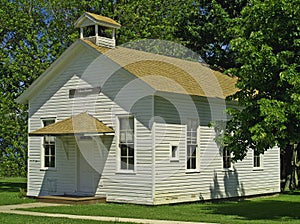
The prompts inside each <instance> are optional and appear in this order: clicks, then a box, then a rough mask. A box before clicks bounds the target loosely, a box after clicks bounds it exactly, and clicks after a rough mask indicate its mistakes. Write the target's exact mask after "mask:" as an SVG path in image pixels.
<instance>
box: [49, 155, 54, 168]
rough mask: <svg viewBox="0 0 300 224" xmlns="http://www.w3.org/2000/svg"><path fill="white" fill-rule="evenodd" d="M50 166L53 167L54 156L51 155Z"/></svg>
mask: <svg viewBox="0 0 300 224" xmlns="http://www.w3.org/2000/svg"><path fill="white" fill-rule="evenodd" d="M50 167H55V157H51V162H50Z"/></svg>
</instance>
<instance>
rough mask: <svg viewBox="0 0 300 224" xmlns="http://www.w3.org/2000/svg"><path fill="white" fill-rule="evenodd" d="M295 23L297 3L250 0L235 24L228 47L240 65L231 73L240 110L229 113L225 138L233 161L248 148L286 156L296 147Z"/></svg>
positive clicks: (299, 94) (299, 121)
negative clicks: (277, 150)
mask: <svg viewBox="0 0 300 224" xmlns="http://www.w3.org/2000/svg"><path fill="white" fill-rule="evenodd" d="M299 18H300V1H299V0H293V1H287V0H266V1H258V0H253V1H251V2H250V3H249V4H248V5H247V6H246V7H245V8H244V9H243V10H242V12H241V17H240V18H237V19H235V26H234V27H233V28H232V33H233V34H234V39H233V40H232V41H231V42H230V43H231V45H232V48H233V50H234V51H235V52H236V55H237V65H238V66H237V67H236V68H233V69H230V70H229V73H230V74H231V75H233V76H235V77H237V78H238V83H237V87H238V88H240V91H238V92H237V93H236V94H235V95H234V96H233V97H231V99H235V100H238V102H239V104H240V105H241V106H243V108H244V109H243V110H236V109H231V110H229V113H230V115H231V116H232V119H231V120H230V122H228V123H227V127H226V132H225V133H224V139H223V140H224V144H225V145H226V146H227V147H228V148H229V149H230V150H231V151H232V152H233V154H234V160H239V159H243V158H244V157H245V155H246V152H247V151H248V149H249V148H252V149H255V150H257V151H258V152H259V153H264V151H266V150H268V149H269V148H272V147H274V146H275V145H278V146H279V147H281V148H282V149H283V150H289V151H291V150H292V148H293V147H290V145H291V144H292V145H294V144H296V148H297V145H299V142H300V135H299V127H300V107H299V100H300V66H299V65H300V55H299V52H300V38H299V36H300V20H299ZM290 161H291V160H289V161H288V165H289V166H291V162H290Z"/></svg>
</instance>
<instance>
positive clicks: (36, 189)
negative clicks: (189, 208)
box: [28, 51, 153, 204]
mask: <svg viewBox="0 0 300 224" xmlns="http://www.w3.org/2000/svg"><path fill="white" fill-rule="evenodd" d="M95 62H97V63H95ZM113 66H115V65H114V64H113V63H111V62H109V61H103V60H100V59H99V58H96V57H95V56H94V55H93V54H91V53H89V52H88V51H83V52H81V54H80V55H78V56H74V59H73V61H71V62H70V63H69V64H68V66H67V67H66V68H64V69H63V70H62V71H60V74H58V75H56V77H55V78H54V79H52V80H51V81H50V82H49V83H48V84H47V86H45V87H44V88H43V89H42V90H41V91H40V92H39V93H37V94H36V95H35V96H33V97H32V98H31V99H30V101H29V108H30V109H29V131H33V130H37V129H39V128H41V127H42V122H41V119H42V118H50V117H53V118H56V120H57V121H60V120H63V119H66V118H68V117H70V116H71V115H76V114H78V113H81V112H88V113H90V114H92V115H93V116H95V117H96V118H98V119H99V120H101V121H102V122H104V123H105V124H106V125H108V126H111V127H112V128H113V129H114V130H116V129H117V127H116V125H117V116H119V115H124V114H133V115H135V114H138V117H139V120H138V119H137V120H136V130H135V132H136V142H135V148H136V160H137V162H136V170H135V173H134V174H130V173H129V174H128V173H122V172H119V171H118V170H117V165H116V164H117V162H118V158H117V153H116V150H117V147H118V143H117V142H116V141H117V136H112V141H111V143H110V148H109V149H108V155H107V159H106V161H105V166H104V168H103V172H102V174H101V178H100V179H99V178H98V179H97V174H95V181H96V180H97V181H98V183H96V186H95V187H96V189H95V190H96V192H95V193H96V194H97V195H103V196H106V197H107V200H108V201H122V202H130V203H148V204H151V203H152V163H151V161H152V158H151V157H152V141H151V137H152V134H151V130H150V128H149V118H151V117H152V111H153V110H152V107H153V105H152V104H151V100H152V97H148V95H149V93H148V92H147V91H148V90H151V89H150V88H149V87H147V86H143V85H141V84H140V81H139V80H134V79H132V80H130V82H127V83H126V85H124V82H125V81H126V80H124V82H122V80H118V79H117V77H116V76H117V75H118V74H111V73H108V71H110V69H111V68H112V67H113ZM108 67H109V69H108ZM114 70H117V71H121V70H120V68H117V67H116V68H115V69H114ZM105 72H106V73H105ZM110 72H111V71H110ZM98 86H100V87H101V88H102V91H101V93H100V94H91V95H89V96H86V97H75V98H71V99H70V98H69V90H70V89H79V88H91V87H98ZM133 88H134V89H133ZM106 92H107V95H106ZM136 93H138V94H136ZM150 93H151V92H150ZM137 96H138V97H137ZM116 102H117V103H116ZM149 102H150V104H149ZM144 105H147V107H145V106H144ZM62 141H64V142H65V145H64V144H63V143H62ZM95 141H98V140H95ZM101 141H102V140H101V138H100V142H101ZM104 141H106V140H104ZM100 144H101V143H100ZM64 147H67V151H68V156H67V153H66V150H65V148H64ZM41 148H42V137H29V172H28V195H29V196H38V195H50V194H51V195H55V194H57V195H60V194H75V193H76V191H77V160H78V146H77V142H76V139H75V138H74V137H73V138H72V137H68V138H66V137H62V138H60V139H59V140H57V144H56V155H57V156H56V169H55V170H42V169H41ZM95 158H97V155H96V154H95ZM133 189H134V191H133Z"/></svg>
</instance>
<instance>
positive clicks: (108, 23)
mask: <svg viewBox="0 0 300 224" xmlns="http://www.w3.org/2000/svg"><path fill="white" fill-rule="evenodd" d="M86 20H91V21H92V22H93V23H94V24H98V25H101V26H105V27H111V28H112V27H113V28H120V27H121V24H119V23H118V22H116V21H115V20H113V19H111V18H108V17H105V16H101V15H97V14H94V13H91V12H85V13H83V15H82V16H81V17H80V18H79V19H78V20H77V21H76V22H75V24H74V25H75V27H76V28H79V27H81V26H82V24H83V23H84V22H85V21H86Z"/></svg>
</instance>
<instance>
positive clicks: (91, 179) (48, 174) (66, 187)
mask: <svg viewBox="0 0 300 224" xmlns="http://www.w3.org/2000/svg"><path fill="white" fill-rule="evenodd" d="M64 140H65V141H67V139H63V140H62V141H64ZM69 141H73V143H70V144H68V143H65V147H67V148H66V149H63V147H62V145H63V144H62V143H61V144H57V145H58V147H57V149H56V153H57V155H61V156H58V157H57V162H56V167H55V168H54V169H52V170H51V169H49V170H45V171H44V174H43V180H42V184H41V189H40V192H39V196H45V195H78V196H80V195H89V196H94V195H95V193H96V191H97V190H98V189H100V187H102V186H101V185H100V181H101V178H102V172H103V169H104V167H105V163H106V161H107V157H108V154H109V149H110V147H111V144H112V141H113V136H101V137H99V136H95V137H89V138H86V139H82V140H80V139H77V140H76V139H75V138H74V137H73V138H72V140H70V139H69ZM75 144H77V147H75V148H73V147H74V145H75ZM68 147H69V148H68ZM71 147H72V148H71ZM64 150H66V151H70V152H72V156H71V155H70V156H66V153H65V152H64ZM75 154H76V155H75ZM100 190H101V189H100Z"/></svg>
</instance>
